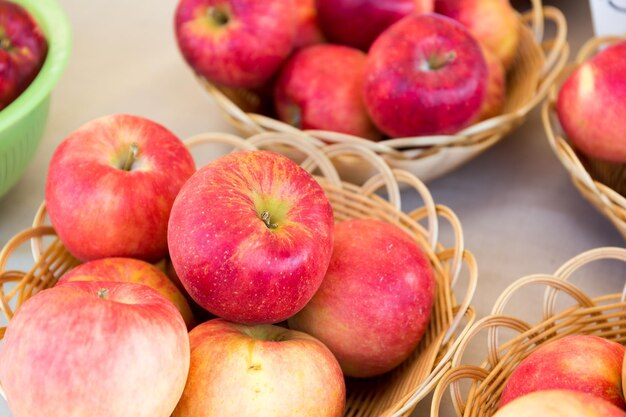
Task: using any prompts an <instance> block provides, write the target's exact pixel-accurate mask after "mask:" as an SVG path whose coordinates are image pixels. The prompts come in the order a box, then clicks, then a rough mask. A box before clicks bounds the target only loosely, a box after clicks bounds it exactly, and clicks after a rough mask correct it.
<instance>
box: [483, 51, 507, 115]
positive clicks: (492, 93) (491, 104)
mask: <svg viewBox="0 0 626 417" xmlns="http://www.w3.org/2000/svg"><path fill="white" fill-rule="evenodd" d="M482 51H483V55H484V56H485V62H486V63H487V92H486V94H485V100H484V101H483V107H482V108H481V109H480V115H479V116H478V120H486V119H490V118H492V117H495V116H498V115H500V114H502V109H503V108H504V102H505V100H506V73H505V71H504V66H502V62H501V61H500V59H498V57H497V56H496V55H495V54H494V53H493V52H491V51H490V50H489V49H487V48H485V47H483V48H482Z"/></svg>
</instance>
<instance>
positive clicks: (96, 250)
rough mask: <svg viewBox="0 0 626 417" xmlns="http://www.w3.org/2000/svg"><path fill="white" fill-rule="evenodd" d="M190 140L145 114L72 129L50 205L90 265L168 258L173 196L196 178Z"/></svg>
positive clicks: (61, 230)
mask: <svg viewBox="0 0 626 417" xmlns="http://www.w3.org/2000/svg"><path fill="white" fill-rule="evenodd" d="M194 171H195V164H194V161H193V158H192V157H191V154H190V153H189V151H188V150H187V148H185V146H184V145H183V143H182V142H181V141H180V140H179V139H178V138H177V137H176V136H174V134H173V133H172V132H170V131H169V130H167V129H166V128H165V127H163V126H161V125H159V124H157V123H155V122H153V121H150V120H148V119H144V118H142V117H138V116H130V115H122V114H118V115H111V116H105V117H101V118H98V119H95V120H92V121H90V122H88V123H86V124H85V125H83V126H82V127H81V128H79V129H78V130H76V131H74V132H72V133H71V134H70V135H69V136H68V137H67V138H66V139H65V140H64V141H63V142H62V143H61V144H60V145H59V147H58V148H57V149H56V151H55V152H54V155H53V156H52V161H51V162H50V166H49V168H48V178H47V182H46V207H47V209H48V214H49V216H50V221H51V222H52V225H53V226H54V228H55V229H56V231H57V233H58V235H59V237H60V238H61V240H62V241H63V243H64V244H65V246H66V247H67V249H68V250H69V251H70V253H72V255H74V256H75V257H76V258H78V259H80V260H82V261H87V260H93V259H100V258H111V257H127V258H138V259H142V260H145V261H148V262H156V261H157V260H159V259H161V258H163V257H164V256H165V255H166V254H167V222H168V218H169V214H170V210H171V208H172V204H173V203H174V198H175V197H176V195H177V194H178V190H179V189H180V187H181V186H182V185H183V183H184V182H185V181H186V180H187V179H188V178H189V177H190V176H191V175H192V174H193V173H194Z"/></svg>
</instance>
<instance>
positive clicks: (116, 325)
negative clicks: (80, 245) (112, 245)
mask: <svg viewBox="0 0 626 417" xmlns="http://www.w3.org/2000/svg"><path fill="white" fill-rule="evenodd" d="M189 361H190V352H189V337H188V334H187V328H186V327H185V323H184V321H183V319H182V317H181V315H180V313H179V312H178V310H176V308H175V307H174V305H173V304H172V303H171V302H170V301H168V300H167V299H166V298H165V297H163V296H162V295H161V294H159V293H158V292H157V291H155V290H153V289H152V288H149V287H147V286H145V285H138V284H129V283H120V282H89V281H81V282H68V283H65V284H63V285H59V286H56V287H53V288H50V289H47V290H44V291H41V292H40V293H38V294H36V295H34V296H33V297H32V298H30V299H28V300H27V301H26V302H25V303H24V304H23V305H22V306H21V307H20V308H19V310H17V312H16V314H15V316H14V317H13V319H12V320H11V321H10V323H9V325H8V329H7V331H6V335H5V336H4V340H3V343H2V350H1V351H0V382H1V383H2V388H3V390H4V393H5V394H6V398H7V402H8V404H9V408H10V409H11V412H12V413H13V416H14V417H30V416H90V417H128V416H134V417H169V416H170V414H171V413H172V411H173V410H174V407H175V406H176V404H177V402H178V400H179V399H180V396H181V394H182V392H183V389H184V387H185V382H186V379H187V374H188V372H189Z"/></svg>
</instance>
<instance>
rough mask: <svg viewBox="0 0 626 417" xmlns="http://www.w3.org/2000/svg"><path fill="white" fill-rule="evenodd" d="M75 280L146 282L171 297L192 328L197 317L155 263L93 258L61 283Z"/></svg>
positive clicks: (163, 294) (68, 274)
mask: <svg viewBox="0 0 626 417" xmlns="http://www.w3.org/2000/svg"><path fill="white" fill-rule="evenodd" d="M72 281H115V282H130V283H135V284H143V285H147V286H148V287H151V288H153V289H155V290H157V291H158V292H159V293H161V295H162V296H164V297H165V298H167V299H168V300H170V301H171V302H172V303H174V305H175V306H176V308H177V309H178V311H179V312H180V314H181V315H182V316H183V320H185V324H186V325H187V328H188V329H191V328H193V326H194V323H195V319H194V316H193V313H192V312H191V308H190V307H189V303H188V302H187V299H185V296H184V295H183V294H182V293H181V292H180V291H179V290H178V288H176V286H175V285H174V284H173V283H172V281H170V279H169V278H168V277H167V275H165V274H164V273H163V272H161V271H160V270H159V269H158V268H156V267H155V266H154V265H152V264H149V263H147V262H144V261H140V260H138V259H132V258H104V259H97V260H95V261H90V262H87V263H84V264H81V265H78V266H77V267H76V268H74V269H72V270H70V271H69V272H67V273H65V274H63V276H61V278H60V279H59V282H58V283H57V285H61V284H63V283H65V282H72Z"/></svg>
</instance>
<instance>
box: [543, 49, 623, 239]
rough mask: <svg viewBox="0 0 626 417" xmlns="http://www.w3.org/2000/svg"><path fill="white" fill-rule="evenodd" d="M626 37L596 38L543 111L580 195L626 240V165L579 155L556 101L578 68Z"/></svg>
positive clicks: (546, 125)
mask: <svg viewBox="0 0 626 417" xmlns="http://www.w3.org/2000/svg"><path fill="white" fill-rule="evenodd" d="M622 40H626V37H599V38H592V39H590V40H589V41H587V43H585V45H583V47H582V48H581V50H580V51H579V53H578V55H577V57H576V61H575V62H574V63H573V64H571V65H569V66H567V67H566V68H565V69H564V70H563V72H562V73H561V75H560V76H559V77H558V80H557V81H556V82H555V84H554V85H553V86H552V88H551V89H550V92H549V95H548V100H546V102H545V103H544V105H543V108H542V118H543V125H544V128H545V131H546V134H547V136H548V141H549V142H550V146H551V147H552V150H553V151H554V153H555V154H556V156H557V157H558V158H559V160H560V161H561V163H562V164H563V166H564V167H565V169H566V170H567V172H569V174H570V177H571V179H572V182H573V183H574V185H575V186H576V188H578V190H579V191H580V193H581V194H582V195H583V197H585V198H586V199H587V200H589V201H590V202H591V204H593V205H594V206H595V207H596V208H597V209H598V210H599V211H600V212H601V213H602V214H603V215H604V216H606V217H607V218H608V219H609V220H610V221H611V222H612V223H613V224H614V225H615V227H617V230H619V232H620V233H621V234H622V236H623V237H624V239H626V164H623V165H617V164H608V163H602V162H600V161H594V160H591V159H590V158H586V157H585V156H584V155H582V154H580V153H579V152H576V151H575V150H574V148H573V147H572V146H571V144H570V142H568V140H567V138H566V137H565V134H564V133H563V131H562V129H561V127H560V125H559V121H558V118H557V116H556V111H555V107H556V100H557V97H558V92H559V88H560V86H561V84H562V83H563V82H564V81H565V80H566V79H567V77H568V76H569V75H570V74H571V73H572V72H573V71H574V70H575V69H576V67H577V66H579V65H580V64H582V63H583V62H584V61H586V60H587V59H589V58H590V57H591V56H592V55H593V54H595V53H596V52H598V51H599V49H600V48H601V47H602V46H603V45H606V44H610V43H613V42H616V41H622Z"/></svg>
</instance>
